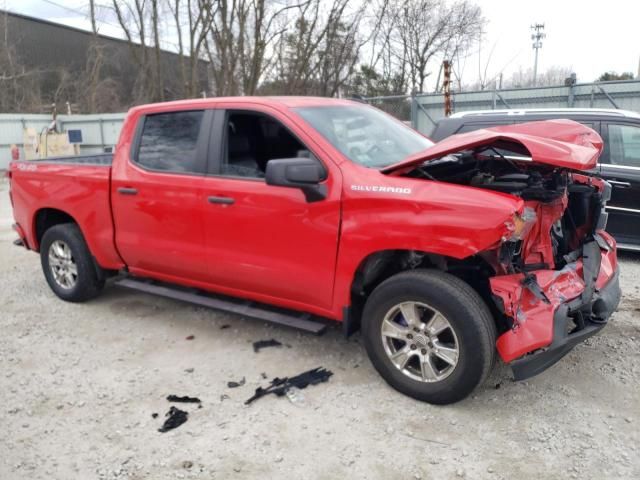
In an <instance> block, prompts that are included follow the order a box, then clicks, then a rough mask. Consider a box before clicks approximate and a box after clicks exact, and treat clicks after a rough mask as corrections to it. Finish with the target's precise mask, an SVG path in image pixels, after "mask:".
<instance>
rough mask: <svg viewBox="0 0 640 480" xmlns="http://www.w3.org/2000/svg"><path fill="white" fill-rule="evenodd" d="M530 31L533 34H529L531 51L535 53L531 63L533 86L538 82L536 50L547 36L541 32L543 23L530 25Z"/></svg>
mask: <svg viewBox="0 0 640 480" xmlns="http://www.w3.org/2000/svg"><path fill="white" fill-rule="evenodd" d="M531 30H532V31H533V33H532V34H531V40H533V49H534V50H535V51H536V57H535V60H534V63H533V85H534V86H535V85H536V83H537V82H538V50H540V49H541V48H542V39H543V38H545V37H546V36H547V35H546V34H545V33H544V32H543V30H544V23H536V24H535V25H531Z"/></svg>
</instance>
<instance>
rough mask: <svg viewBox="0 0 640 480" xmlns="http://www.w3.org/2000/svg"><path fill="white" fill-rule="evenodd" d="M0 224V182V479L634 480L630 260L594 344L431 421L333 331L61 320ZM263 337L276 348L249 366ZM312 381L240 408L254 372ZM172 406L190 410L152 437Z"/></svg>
mask: <svg viewBox="0 0 640 480" xmlns="http://www.w3.org/2000/svg"><path fill="white" fill-rule="evenodd" d="M10 225H11V212H10V206H9V201H8V197H7V184H6V180H4V179H3V180H2V181H1V182H0V305H1V309H0V327H1V328H2V332H3V335H2V337H0V408H1V409H2V410H1V412H2V414H1V417H0V418H2V427H3V433H2V435H1V438H0V478H2V479H7V480H9V479H11V480H13V479H22V478H24V479H39V478H46V479H52V478H53V479H65V480H68V479H75V478H79V479H94V478H95V479H120V478H132V479H142V478H150V479H167V478H198V479H201V478H202V479H204V478H206V479H209V478H225V479H226V478H243V479H244V478H259V479H263V478H278V477H282V478H295V479H298V478H318V479H333V478H347V477H349V478H416V479H419V478H422V479H450V478H470V479H482V478H489V479H500V478H503V479H514V478H517V479H534V478H535V479H541V478H545V479H554V480H555V479H563V478H580V479H598V480H600V479H605V478H616V479H637V478H640V452H639V449H640V447H639V445H640V435H639V433H638V432H639V425H640V390H639V386H638V380H639V379H640V355H639V353H638V347H639V346H640V321H639V320H638V318H637V315H638V312H639V311H640V291H639V287H638V283H637V280H638V278H640V256H630V255H624V256H622V260H621V264H622V288H623V292H624V296H623V301H622V304H621V306H620V309H619V311H618V313H616V314H615V315H614V317H613V321H612V322H610V324H609V325H608V326H607V327H606V329H605V330H604V331H603V332H602V334H601V335H599V336H597V337H595V338H591V339H589V340H588V341H587V342H586V343H584V344H583V345H580V346H578V347H577V348H576V349H575V350H574V351H573V352H572V353H571V354H569V355H568V356H567V357H566V358H565V359H564V360H563V361H562V362H560V363H559V364H557V365H556V366H554V367H552V368H551V369H550V370H548V371H547V372H545V373H543V374H542V375H540V376H538V377H536V378H533V379H531V380H529V381H526V382H519V383H515V382H513V381H512V380H511V377H510V372H509V370H508V368H506V367H505V366H504V365H497V366H496V369H495V371H494V372H493V374H492V376H491V378H490V379H489V381H488V382H487V383H486V384H485V385H484V386H483V387H482V388H480V389H478V390H477V391H476V393H475V394H474V395H473V396H472V397H470V398H468V399H467V400H465V401H463V402H460V403H458V404H456V405H453V406H448V407H436V406H431V405H428V404H423V403H419V402H416V401H414V400H411V399H409V398H407V397H404V396H402V395H400V394H399V393H396V392H395V391H394V390H392V389H391V388H389V387H388V386H387V385H386V384H385V383H384V382H383V381H382V380H381V379H380V377H379V376H378V375H377V373H376V372H375V371H374V369H373V368H372V366H371V365H370V363H369V361H368V360H367V358H366V354H365V351H364V348H363V346H362V341H361V339H360V337H359V335H356V336H355V338H353V339H351V340H350V341H345V340H344V339H342V338H341V336H340V330H339V329H338V328H337V327H336V328H331V329H330V330H329V332H328V333H327V334H325V335H324V336H321V337H314V336H310V335H306V334H300V333H297V332H294V331H291V330H287V329H284V328H279V327H272V326H268V325H265V324H263V323H261V322H257V321H252V320H246V319H243V318H240V317H237V316H233V315H227V314H222V313H218V312H215V311H211V310H206V309H202V308H196V307H193V306H189V305H185V304H182V303H179V302H174V301H170V300H166V299H162V298H157V297H153V296H150V295H145V294H139V293H134V292H130V291H126V290H122V289H119V288H117V287H111V288H108V289H107V290H106V291H105V292H104V294H103V295H102V296H101V297H100V298H98V299H96V300H94V301H91V302H89V303H86V304H81V305H75V304H70V303H65V302H63V301H61V300H58V299H57V298H56V297H55V296H54V295H53V293H52V292H51V291H50V290H49V288H48V287H47V285H46V283H45V281H44V278H43V276H42V273H41V270H40V262H39V258H38V256H37V255H36V254H34V253H32V252H27V251H25V250H23V249H21V248H17V247H14V246H13V245H12V244H11V242H12V240H13V239H14V238H15V236H14V234H13V233H12V231H11V228H10ZM223 325H229V326H230V327H229V328H222V327H223ZM190 335H193V336H194V339H193V340H187V339H186V337H188V336H190ZM270 338H275V339H277V340H279V341H280V342H282V343H283V344H284V346H283V347H282V348H269V349H265V350H262V351H261V352H260V353H254V352H253V349H252V342H254V341H256V340H260V339H270ZM316 366H324V367H326V368H329V369H330V370H332V371H333V372H334V376H333V377H332V378H331V379H330V381H329V382H328V383H325V384H321V385H318V386H311V387H309V388H307V389H306V390H303V391H301V392H300V393H301V394H302V397H303V398H302V401H301V402H297V403H294V402H291V401H290V400H289V399H288V398H287V397H282V398H276V397H275V396H269V397H266V398H263V399H260V400H258V401H257V402H255V403H254V404H252V405H250V406H248V407H247V406H244V405H243V402H244V400H246V399H247V398H248V397H250V396H251V394H252V393H253V390H254V389H255V388H256V387H257V386H259V385H264V384H266V381H265V380H264V379H263V378H262V373H266V375H268V376H269V378H272V377H274V376H290V375H294V374H297V373H299V372H302V371H304V370H306V369H309V368H313V367H316ZM243 377H244V378H246V384H245V385H244V386H241V387H239V388H234V389H230V388H228V387H227V382H228V381H230V380H235V381H238V380H241V379H242V378H243ZM172 393H174V394H178V395H193V396H198V397H200V398H201V399H202V401H203V403H202V408H200V409H197V408H195V407H194V406H189V405H187V406H186V407H181V408H184V409H186V410H188V411H189V412H190V416H189V420H188V422H187V423H186V424H184V425H182V426H181V427H180V428H178V429H176V430H173V431H170V432H167V433H159V432H158V428H159V426H160V425H161V423H162V417H163V415H164V414H165V413H166V411H167V410H168V408H169V406H170V405H169V403H168V402H167V401H166V400H165V397H166V396H167V395H168V394H172ZM223 395H224V396H226V397H224V396H223ZM155 412H157V413H159V414H160V416H159V417H158V418H155V419H154V418H152V413H155Z"/></svg>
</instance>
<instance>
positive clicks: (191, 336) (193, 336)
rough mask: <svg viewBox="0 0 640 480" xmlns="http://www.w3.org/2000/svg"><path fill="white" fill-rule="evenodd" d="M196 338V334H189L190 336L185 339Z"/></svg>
mask: <svg viewBox="0 0 640 480" xmlns="http://www.w3.org/2000/svg"><path fill="white" fill-rule="evenodd" d="M194 338H196V336H195V335H189V336H188V337H185V340H193V339H194Z"/></svg>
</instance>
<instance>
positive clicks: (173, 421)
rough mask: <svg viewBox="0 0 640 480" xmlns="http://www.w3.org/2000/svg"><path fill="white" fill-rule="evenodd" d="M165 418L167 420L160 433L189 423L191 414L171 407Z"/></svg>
mask: <svg viewBox="0 0 640 480" xmlns="http://www.w3.org/2000/svg"><path fill="white" fill-rule="evenodd" d="M165 416H166V417H167V419H166V420H165V421H164V423H163V424H162V427H160V428H159V429H158V431H159V432H162V433H164V432H168V431H169V430H173V429H174V428H178V427H179V426H180V425H182V424H183V423H184V422H186V421H187V419H188V418H189V413H188V412H185V411H184V410H180V409H179V408H176V407H171V408H170V409H169V411H168V412H167V414H166V415H165Z"/></svg>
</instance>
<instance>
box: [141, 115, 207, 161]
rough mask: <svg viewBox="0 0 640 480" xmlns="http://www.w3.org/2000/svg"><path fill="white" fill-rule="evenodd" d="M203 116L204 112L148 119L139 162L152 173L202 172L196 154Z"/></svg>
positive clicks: (148, 117) (143, 133)
mask: <svg viewBox="0 0 640 480" xmlns="http://www.w3.org/2000/svg"><path fill="white" fill-rule="evenodd" d="M203 116H204V112H203V111H202V110H198V111H188V112H170V113H159V114H156V115H148V116H147V117H146V118H145V120H144V127H143V129H142V135H141V137H140V147H139V149H138V155H137V158H136V162H137V163H138V164H140V165H141V166H143V167H145V168H148V169H150V170H158V171H166V172H186V173H198V172H200V171H201V168H200V167H199V165H198V159H197V155H196V150H197V145H198V136H199V135H200V127H201V126H202V118H203Z"/></svg>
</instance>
